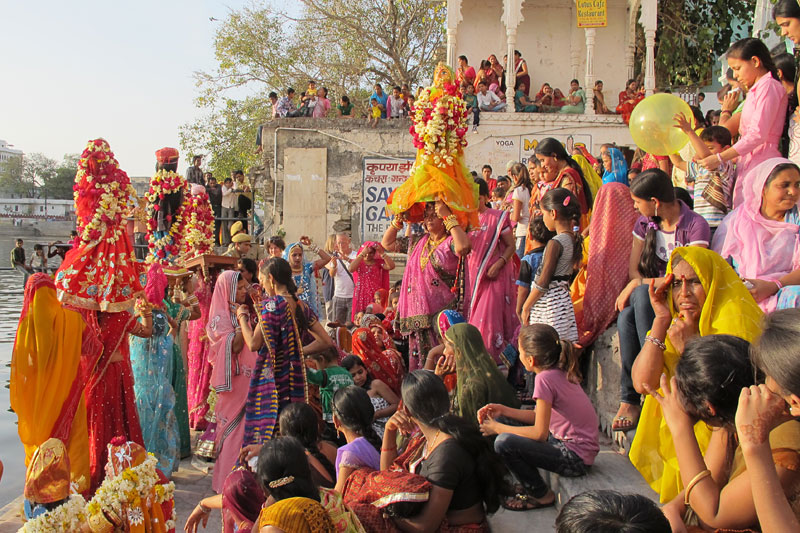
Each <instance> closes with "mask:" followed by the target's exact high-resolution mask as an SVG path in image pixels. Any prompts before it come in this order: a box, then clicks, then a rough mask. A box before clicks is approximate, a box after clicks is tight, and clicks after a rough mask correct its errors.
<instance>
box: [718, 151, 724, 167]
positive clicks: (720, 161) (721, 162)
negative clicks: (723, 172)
mask: <svg viewBox="0 0 800 533" xmlns="http://www.w3.org/2000/svg"><path fill="white" fill-rule="evenodd" d="M717 160H719V164H720V165H721V164H723V163H725V160H724V159H722V154H719V153H718V154H717Z"/></svg>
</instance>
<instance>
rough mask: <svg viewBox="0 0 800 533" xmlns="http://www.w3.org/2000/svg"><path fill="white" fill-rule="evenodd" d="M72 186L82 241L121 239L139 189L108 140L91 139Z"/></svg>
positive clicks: (83, 242)
mask: <svg viewBox="0 0 800 533" xmlns="http://www.w3.org/2000/svg"><path fill="white" fill-rule="evenodd" d="M72 190H73V193H72V195H73V198H74V200H75V211H76V215H77V219H78V220H77V226H78V235H79V236H80V239H81V241H82V243H81V244H87V243H92V242H98V241H100V240H104V241H108V242H112V243H113V242H116V241H117V240H119V238H120V237H121V236H122V234H123V233H124V228H125V225H124V224H123V220H122V218H123V216H124V215H125V214H126V213H127V212H129V211H131V210H132V209H133V208H134V207H135V206H136V191H135V190H134V188H133V186H132V185H131V180H130V178H128V174H127V173H126V172H125V171H124V170H122V169H120V168H119V163H118V162H117V160H116V159H115V158H114V153H113V152H112V151H111V148H110V146H109V145H108V143H107V142H106V141H105V140H103V139H96V140H94V141H90V142H89V143H88V144H87V146H86V148H85V149H84V150H83V153H82V154H81V157H80V160H79V161H78V172H77V173H76V174H75V184H74V185H73V187H72Z"/></svg>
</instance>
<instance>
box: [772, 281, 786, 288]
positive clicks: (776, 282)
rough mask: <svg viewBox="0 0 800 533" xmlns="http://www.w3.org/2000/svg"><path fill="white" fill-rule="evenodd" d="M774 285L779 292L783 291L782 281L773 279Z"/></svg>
mask: <svg viewBox="0 0 800 533" xmlns="http://www.w3.org/2000/svg"><path fill="white" fill-rule="evenodd" d="M772 283H774V284H775V285H776V286H777V287H778V290H781V289H782V288H783V283H781V280H779V279H773V280H772Z"/></svg>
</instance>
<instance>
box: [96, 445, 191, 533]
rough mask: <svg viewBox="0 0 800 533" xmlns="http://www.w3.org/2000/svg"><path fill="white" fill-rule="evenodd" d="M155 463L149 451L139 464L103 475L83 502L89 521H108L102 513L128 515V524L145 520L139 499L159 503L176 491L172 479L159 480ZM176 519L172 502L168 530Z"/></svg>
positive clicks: (172, 526)
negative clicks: (90, 496) (89, 496)
mask: <svg viewBox="0 0 800 533" xmlns="http://www.w3.org/2000/svg"><path fill="white" fill-rule="evenodd" d="M157 464H158V459H156V457H155V456H154V455H153V454H152V453H148V454H147V458H146V459H145V460H144V461H143V462H142V463H141V464H140V465H137V466H134V467H131V468H127V469H125V470H124V471H123V472H122V473H121V474H120V475H118V476H116V477H114V478H112V479H108V478H106V479H105V481H103V484H102V485H100V487H99V488H98V489H97V492H95V494H94V497H93V498H92V499H91V500H90V501H89V503H88V504H87V505H86V517H87V519H88V521H89V523H90V524H91V523H104V522H107V521H108V520H107V519H106V518H105V516H106V515H108V516H114V517H125V516H127V519H128V520H129V521H130V522H131V524H133V525H139V524H141V523H142V521H143V520H144V514H143V513H142V510H141V508H142V505H143V501H142V500H145V501H146V503H147V504H149V505H152V504H158V505H160V504H162V503H164V502H166V501H168V500H171V499H172V498H173V496H174V494H175V483H173V482H172V481H170V482H169V483H167V484H166V485H161V484H160V483H159V479H158V474H157V473H156V465H157ZM159 487H160V488H159ZM153 494H155V502H153V501H152V500H151V497H152V496H153ZM125 507H127V509H125ZM175 519H176V516H175V506H174V504H173V513H172V517H171V519H170V520H169V521H168V522H167V528H168V530H169V529H170V528H174V527H175ZM170 523H171V524H172V525H171V526H170Z"/></svg>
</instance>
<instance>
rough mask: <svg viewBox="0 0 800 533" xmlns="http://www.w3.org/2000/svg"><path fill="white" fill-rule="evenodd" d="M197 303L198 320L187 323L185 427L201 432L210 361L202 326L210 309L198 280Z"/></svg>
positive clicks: (206, 289) (204, 288) (204, 423)
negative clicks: (187, 410)
mask: <svg viewBox="0 0 800 533" xmlns="http://www.w3.org/2000/svg"><path fill="white" fill-rule="evenodd" d="M194 296H195V297H196V298H197V300H198V302H199V303H200V320H194V321H192V322H189V350H188V351H187V359H188V365H187V366H188V369H189V375H188V379H187V383H188V385H189V390H188V396H189V398H188V399H189V425H190V426H191V427H192V429H196V430H200V431H203V430H205V429H206V426H207V425H208V421H207V420H206V414H207V413H208V393H209V391H210V390H211V368H212V367H211V361H210V359H209V358H208V336H207V335H206V324H208V314H209V311H210V308H211V290H210V287H209V285H208V284H207V283H206V281H205V279H204V278H203V277H202V276H201V277H200V279H199V282H198V284H197V290H196V291H195V293H194Z"/></svg>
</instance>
